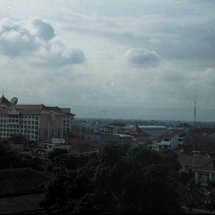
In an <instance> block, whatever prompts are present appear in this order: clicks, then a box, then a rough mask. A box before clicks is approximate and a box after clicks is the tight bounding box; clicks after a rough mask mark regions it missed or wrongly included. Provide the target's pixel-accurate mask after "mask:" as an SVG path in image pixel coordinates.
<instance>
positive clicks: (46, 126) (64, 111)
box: [0, 95, 75, 141]
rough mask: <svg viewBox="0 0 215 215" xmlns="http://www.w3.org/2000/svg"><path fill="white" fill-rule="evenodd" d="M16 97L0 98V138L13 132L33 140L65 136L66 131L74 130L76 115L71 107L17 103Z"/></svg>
mask: <svg viewBox="0 0 215 215" xmlns="http://www.w3.org/2000/svg"><path fill="white" fill-rule="evenodd" d="M17 101H18V99H17V98H16V97H14V98H12V99H11V101H8V100H7V99H6V98H5V97H4V95H2V97H1V98H0V139H4V138H7V137H9V136H10V135H11V134H13V133H21V134H23V135H27V137H28V139H29V140H30V141H31V140H35V141H37V140H43V139H47V138H52V137H58V138H63V134H64V132H72V128H73V123H74V116H75V114H72V113H70V108H59V107H48V106H45V105H43V104H38V105H37V104H36V105H33V104H29V105H24V104H23V105H22V104H17Z"/></svg>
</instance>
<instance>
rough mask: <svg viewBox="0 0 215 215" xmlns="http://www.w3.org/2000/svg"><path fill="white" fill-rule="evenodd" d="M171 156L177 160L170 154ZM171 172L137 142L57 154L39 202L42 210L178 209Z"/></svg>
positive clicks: (158, 158) (163, 162)
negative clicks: (132, 144)
mask: <svg viewBox="0 0 215 215" xmlns="http://www.w3.org/2000/svg"><path fill="white" fill-rule="evenodd" d="M169 154H171V153H170V152H169ZM52 155H53V154H52ZM171 160H172V162H174V163H177V157H176V156H175V157H174V156H173V157H172V158H171ZM176 166H177V165H176ZM175 170H176V167H170V165H168V164H167V158H164V157H163V156H162V155H161V154H160V153H158V152H155V151H152V150H149V149H147V148H145V147H143V146H137V147H131V148H130V147H129V146H128V145H126V144H120V143H114V144H108V145H105V146H104V147H103V149H102V150H101V152H94V153H84V154H81V155H77V154H70V153H58V154H56V156H55V157H52V166H51V168H49V172H50V174H51V176H52V180H51V181H50V182H48V183H47V184H45V185H44V187H43V188H44V191H45V193H46V196H45V198H44V200H43V202H42V203H41V205H42V206H43V208H44V211H45V212H47V213H135V214H136V213H139V214H144V213H147V214H148V213H174V214H175V213H183V210H182V208H181V206H180V204H179V201H178V196H177V193H176V192H175V189H174V187H173V186H174V184H173V183H172V174H171V172H172V171H175Z"/></svg>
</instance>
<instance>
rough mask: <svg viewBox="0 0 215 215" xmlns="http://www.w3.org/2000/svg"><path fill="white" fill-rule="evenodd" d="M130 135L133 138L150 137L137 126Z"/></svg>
mask: <svg viewBox="0 0 215 215" xmlns="http://www.w3.org/2000/svg"><path fill="white" fill-rule="evenodd" d="M129 134H130V135H131V136H132V135H133V136H145V137H149V136H150V135H149V134H147V133H146V132H144V131H143V130H142V129H141V128H139V127H138V125H137V124H136V125H135V126H134V127H133V128H131V130H130V131H129Z"/></svg>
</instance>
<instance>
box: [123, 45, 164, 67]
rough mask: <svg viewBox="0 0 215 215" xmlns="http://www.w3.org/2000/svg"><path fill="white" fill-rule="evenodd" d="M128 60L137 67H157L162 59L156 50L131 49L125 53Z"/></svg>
mask: <svg viewBox="0 0 215 215" xmlns="http://www.w3.org/2000/svg"><path fill="white" fill-rule="evenodd" d="M125 57H126V59H127V60H128V62H129V63H130V64H132V65H134V66H137V67H144V68H145V67H155V66H157V64H158V63H159V61H160V57H159V55H158V54H157V53H156V52H155V51H148V50H146V49H130V50H128V51H127V52H126V53H125Z"/></svg>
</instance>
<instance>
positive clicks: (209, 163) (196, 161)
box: [178, 154, 215, 185]
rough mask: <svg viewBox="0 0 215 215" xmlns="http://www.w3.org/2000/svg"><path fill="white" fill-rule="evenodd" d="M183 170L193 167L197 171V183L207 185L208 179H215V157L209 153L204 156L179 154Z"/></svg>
mask: <svg viewBox="0 0 215 215" xmlns="http://www.w3.org/2000/svg"><path fill="white" fill-rule="evenodd" d="M178 160H179V162H180V164H181V171H185V170H186V169H187V168H188V167H191V168H192V169H193V171H194V172H195V176H194V177H195V181H196V184H198V183H201V184H202V185H206V182H207V181H208V180H215V159H214V158H210V156H209V155H208V154H205V155H204V156H199V155H198V156H190V155H183V154H181V155H178Z"/></svg>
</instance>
